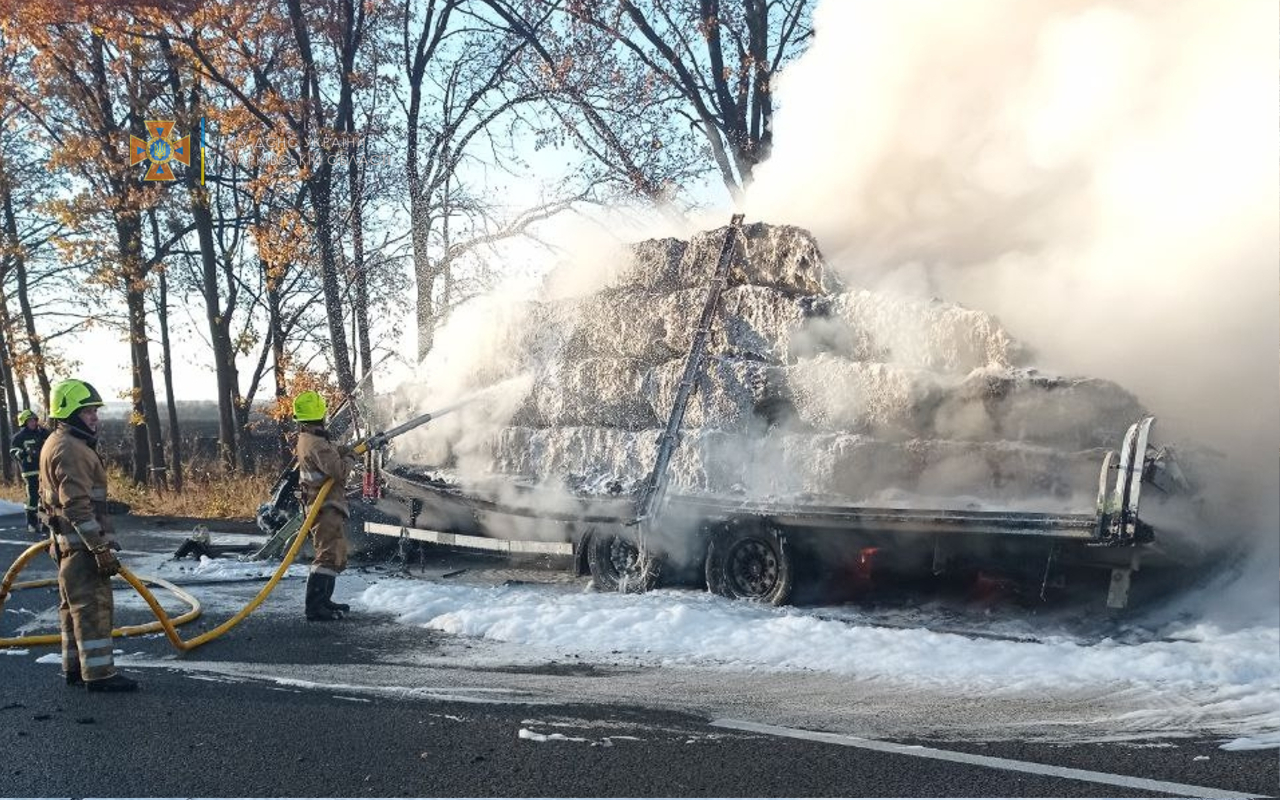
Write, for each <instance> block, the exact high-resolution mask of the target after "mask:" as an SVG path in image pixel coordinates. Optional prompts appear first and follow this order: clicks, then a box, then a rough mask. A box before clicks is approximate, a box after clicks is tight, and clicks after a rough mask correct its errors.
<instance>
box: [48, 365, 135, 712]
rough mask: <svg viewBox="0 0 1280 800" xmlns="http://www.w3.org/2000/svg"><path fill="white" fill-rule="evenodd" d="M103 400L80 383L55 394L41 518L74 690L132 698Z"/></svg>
mask: <svg viewBox="0 0 1280 800" xmlns="http://www.w3.org/2000/svg"><path fill="white" fill-rule="evenodd" d="M101 406H102V396H101V395H99V394H98V392H97V390H96V389H94V388H93V387H92V386H91V385H89V384H88V383H86V382H84V381H81V380H76V379H74V378H72V379H70V380H65V381H62V382H61V383H59V384H58V385H57V386H55V387H53V400H52V408H50V409H49V416H50V417H51V418H52V419H53V420H55V428H54V431H53V434H52V435H51V436H50V437H49V440H48V441H47V442H45V445H44V447H43V448H41V450H40V486H41V489H42V491H43V495H44V496H43V501H44V502H43V504H42V507H41V508H42V511H43V513H44V514H45V516H46V519H47V521H48V525H49V529H50V531H51V532H52V534H53V545H52V546H51V547H50V553H51V554H52V555H53V557H54V560H55V561H57V562H58V599H59V603H58V617H59V619H60V622H61V625H62V669H63V673H64V675H65V677H66V682H67V685H68V686H79V685H81V684H84V685H86V686H87V688H88V689H89V691H91V692H131V691H133V690H135V689H137V688H138V684H137V682H136V681H134V680H133V679H132V678H128V677H126V676H124V675H122V674H120V673H119V672H116V666H115V660H114V658H113V657H112V653H111V629H112V615H113V611H114V604H113V601H112V597H111V576H112V575H114V574H116V573H117V572H119V571H120V562H119V561H118V560H117V559H116V556H115V553H113V552H112V550H119V549H120V546H119V545H118V544H116V542H115V540H114V538H113V536H112V534H113V533H114V529H113V528H112V525H111V519H110V518H109V517H108V516H107V471H106V469H105V468H104V467H103V464H102V457H101V456H100V455H98V451H97V446H98V408H99V407H101Z"/></svg>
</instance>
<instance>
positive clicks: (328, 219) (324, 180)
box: [308, 158, 356, 397]
mask: <svg viewBox="0 0 1280 800" xmlns="http://www.w3.org/2000/svg"><path fill="white" fill-rule="evenodd" d="M325 162H326V163H325V164H324V166H322V167H320V168H319V169H318V170H317V176H316V178H315V179H313V180H311V181H308V183H309V184H310V185H311V202H312V203H313V204H314V206H315V212H316V231H315V236H316V240H317V241H316V243H317V244H318V245H319V247H320V271H321V277H322V279H323V283H324V310H325V316H326V317H327V318H328V323H329V345H330V347H331V348H332V350H333V364H334V369H335V370H337V373H338V388H339V389H340V390H342V394H343V396H346V397H349V396H351V395H352V394H354V393H355V390H356V379H355V373H354V372H352V371H351V351H350V350H349V349H348V348H347V332H346V329H345V328H344V327H343V319H342V318H343V313H342V289H341V287H340V286H339V285H338V281H339V279H340V276H339V274H338V255H337V251H336V247H335V245H334V232H333V216H332V213H331V205H330V203H331V202H332V199H333V169H332V168H331V167H330V166H329V165H328V163H327V162H328V159H327V158H326V159H325Z"/></svg>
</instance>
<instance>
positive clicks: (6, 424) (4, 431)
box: [0, 331, 17, 483]
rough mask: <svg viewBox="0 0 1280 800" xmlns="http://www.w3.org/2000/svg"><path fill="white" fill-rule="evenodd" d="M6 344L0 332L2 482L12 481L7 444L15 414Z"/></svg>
mask: <svg viewBox="0 0 1280 800" xmlns="http://www.w3.org/2000/svg"><path fill="white" fill-rule="evenodd" d="M8 349H9V348H8V342H7V341H5V337H4V333H3V331H0V380H2V381H4V392H3V394H0V437H3V440H4V454H3V458H0V462H3V471H4V480H5V482H6V483H8V482H9V481H11V480H13V476H14V470H13V458H12V457H11V456H10V455H9V442H10V441H11V440H12V439H13V428H12V427H10V419H11V415H13V414H15V413H17V409H16V408H15V406H16V405H17V401H16V398H15V396H14V392H13V370H11V369H9V355H8Z"/></svg>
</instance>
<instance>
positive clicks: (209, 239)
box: [188, 184, 240, 472]
mask: <svg viewBox="0 0 1280 800" xmlns="http://www.w3.org/2000/svg"><path fill="white" fill-rule="evenodd" d="M188 197H189V198H190V204H191V215H192V218H193V219H194V221H195V225H196V239H197V240H198V241H199V242H200V271H201V276H200V277H201V284H200V291H201V294H203V295H204V308H205V319H206V320H208V322H209V340H210V342H211V343H212V345H213V363H214V370H213V371H214V378H215V380H216V382H217V387H218V455H219V456H220V460H221V461H222V467H223V469H224V470H226V471H228V472H231V471H233V470H234V469H235V468H236V420H235V403H236V398H237V396H238V395H239V393H240V388H239V387H238V386H237V385H236V384H237V383H238V382H239V381H238V380H237V377H236V374H235V366H236V364H235V359H236V356H235V350H234V349H233V347H232V345H231V314H230V313H229V311H224V310H223V309H222V307H221V305H222V302H221V297H220V295H219V293H218V277H219V272H218V256H217V252H216V251H215V249H214V239H213V216H212V214H211V213H210V212H209V193H208V191H207V190H206V189H205V188H204V187H203V186H196V185H194V184H192V185H189V186H188Z"/></svg>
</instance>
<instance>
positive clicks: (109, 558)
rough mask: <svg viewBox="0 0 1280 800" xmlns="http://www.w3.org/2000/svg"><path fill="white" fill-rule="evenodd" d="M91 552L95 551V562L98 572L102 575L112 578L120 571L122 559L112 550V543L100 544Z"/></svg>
mask: <svg viewBox="0 0 1280 800" xmlns="http://www.w3.org/2000/svg"><path fill="white" fill-rule="evenodd" d="M90 552H91V553H93V562H94V563H95V564H96V565H97V566H98V574H99V575H101V576H102V577H104V578H110V577H111V576H112V575H115V574H116V573H117V572H119V571H120V559H118V558H116V554H115V553H113V552H111V545H109V544H103V545H99V546H97V547H95V548H93V550H91V551H90Z"/></svg>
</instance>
